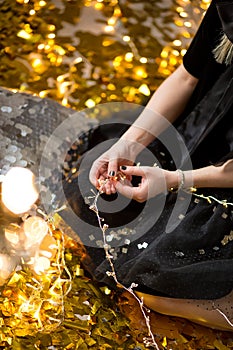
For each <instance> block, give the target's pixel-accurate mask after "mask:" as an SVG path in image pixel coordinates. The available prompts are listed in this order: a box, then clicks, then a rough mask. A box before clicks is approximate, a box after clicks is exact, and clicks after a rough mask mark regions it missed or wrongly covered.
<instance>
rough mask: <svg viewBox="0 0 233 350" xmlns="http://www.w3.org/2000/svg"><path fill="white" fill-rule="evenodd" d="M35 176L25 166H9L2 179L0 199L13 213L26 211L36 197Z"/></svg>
mask: <svg viewBox="0 0 233 350" xmlns="http://www.w3.org/2000/svg"><path fill="white" fill-rule="evenodd" d="M38 195H39V194H38V191H37V189H36V187H35V176H34V174H33V173H32V172H31V171H30V170H29V169H26V168H20V167H14V168H11V169H10V170H9V171H8V172H7V174H6V175H5V177H4V179H3V181H2V201H3V203H4V205H5V206H6V207H7V209H9V210H10V211H11V212H12V213H14V214H23V213H25V212H27V211H28V210H29V209H30V208H31V206H32V204H34V203H35V202H36V200H37V198H38Z"/></svg>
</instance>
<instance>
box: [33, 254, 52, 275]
mask: <svg viewBox="0 0 233 350" xmlns="http://www.w3.org/2000/svg"><path fill="white" fill-rule="evenodd" d="M49 268H50V260H49V259H48V258H45V257H43V256H40V257H39V258H37V259H36V260H35V263H34V271H35V272H36V273H37V274H38V275H41V274H42V273H44V272H45V271H46V270H48V269H49Z"/></svg>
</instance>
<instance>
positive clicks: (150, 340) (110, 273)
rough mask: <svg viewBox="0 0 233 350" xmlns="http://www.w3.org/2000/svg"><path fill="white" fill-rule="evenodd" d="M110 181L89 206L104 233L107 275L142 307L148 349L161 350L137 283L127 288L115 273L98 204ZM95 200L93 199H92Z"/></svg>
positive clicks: (145, 341) (96, 194) (144, 339)
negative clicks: (109, 268)
mask: <svg viewBox="0 0 233 350" xmlns="http://www.w3.org/2000/svg"><path fill="white" fill-rule="evenodd" d="M107 181H108V179H106V180H105V182H104V183H103V184H102V185H101V187H100V188H99V190H98V192H97V193H95V192H94V191H93V190H92V192H93V193H94V200H93V203H92V204H91V205H90V206H89V208H90V209H91V210H92V211H94V213H95V214H96V217H97V220H98V224H99V227H100V229H101V231H102V235H103V248H104V251H105V256H106V259H107V261H108V262H109V265H110V267H111V271H107V272H106V274H107V275H108V276H109V277H112V278H113V279H114V281H115V282H116V284H117V286H119V287H121V288H122V289H124V290H126V291H127V292H129V293H130V294H131V295H132V296H133V297H134V299H135V300H136V301H137V302H138V304H139V307H140V310H141V312H142V315H143V317H144V319H145V323H146V326H147V330H148V336H149V338H147V337H144V338H143V342H144V344H145V346H146V347H149V346H151V347H154V348H155V349H156V350H160V349H159V346H158V344H157V342H156V340H155V337H154V334H153V332H152V330H151V324H150V318H149V316H148V315H147V314H146V312H148V313H149V312H150V310H149V309H147V308H145V306H144V303H143V298H139V297H138V296H137V295H136V293H135V292H134V290H133V288H135V287H137V286H138V285H137V284H136V283H132V284H131V285H130V287H126V286H125V285H123V284H122V283H121V282H119V281H118V278H117V275H116V271H115V267H114V264H113V261H112V258H113V257H112V255H111V254H110V253H109V244H108V243H107V241H106V230H107V229H108V227H109V226H108V225H107V224H106V223H103V222H104V219H103V218H101V217H100V215H99V209H98V205H97V202H98V199H99V196H100V195H101V193H102V192H101V189H102V188H103V186H104V185H105V184H106V182H107ZM92 198H93V197H92Z"/></svg>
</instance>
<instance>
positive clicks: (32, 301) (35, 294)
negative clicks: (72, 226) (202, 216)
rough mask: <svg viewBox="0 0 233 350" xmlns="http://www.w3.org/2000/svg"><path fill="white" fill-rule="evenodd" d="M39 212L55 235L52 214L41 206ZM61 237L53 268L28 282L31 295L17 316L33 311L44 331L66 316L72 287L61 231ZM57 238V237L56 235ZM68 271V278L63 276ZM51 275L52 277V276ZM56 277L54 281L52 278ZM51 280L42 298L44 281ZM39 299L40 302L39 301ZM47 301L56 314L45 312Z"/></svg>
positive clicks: (52, 235) (52, 264) (58, 239)
mask: <svg viewBox="0 0 233 350" xmlns="http://www.w3.org/2000/svg"><path fill="white" fill-rule="evenodd" d="M37 212H38V214H40V215H41V216H43V217H44V219H45V221H46V222H47V223H48V227H49V234H50V236H51V237H54V234H53V231H54V230H55V229H56V227H55V224H54V220H53V217H52V216H48V215H46V214H45V213H44V212H43V211H42V210H41V209H40V208H37ZM59 233H60V234H59V237H56V250H57V251H56V258H55V261H54V262H52V263H51V268H50V269H48V270H47V271H46V275H44V274H42V275H41V276H38V278H36V277H32V279H31V282H32V283H30V282H27V283H26V286H27V287H28V288H29V290H30V297H29V298H28V300H25V301H24V302H23V303H22V304H21V305H20V307H19V310H18V312H17V313H16V316H18V317H20V318H22V316H23V315H24V314H25V315H26V314H28V309H29V310H31V312H33V315H34V318H35V319H37V323H38V330H40V331H43V330H44V329H46V326H47V325H48V321H49V322H50V323H49V325H53V326H54V325H55V324H56V327H58V326H59V325H61V323H62V322H63V320H64V317H65V297H66V296H67V295H68V294H69V292H70V291H71V289H72V276H71V273H70V271H69V269H68V267H67V264H66V261H65V241H64V234H63V232H62V231H59ZM54 238H55V237H54ZM22 264H23V265H26V266H27V263H24V261H22ZM64 273H66V275H67V278H64V277H62V275H63V274H64ZM50 276H51V277H50ZM53 278H55V280H54V281H52V279H53ZM48 280H49V282H50V286H49V288H48V290H47V292H46V293H45V297H43V298H41V295H42V293H43V294H44V282H46V281H48ZM38 301H39V302H38ZM45 302H47V303H49V304H50V305H52V306H53V307H54V314H53V315H51V314H46V313H44V311H45V310H44V309H43V304H44V303H45ZM42 312H43V313H44V317H43V318H44V320H43V319H42V317H41V313H42Z"/></svg>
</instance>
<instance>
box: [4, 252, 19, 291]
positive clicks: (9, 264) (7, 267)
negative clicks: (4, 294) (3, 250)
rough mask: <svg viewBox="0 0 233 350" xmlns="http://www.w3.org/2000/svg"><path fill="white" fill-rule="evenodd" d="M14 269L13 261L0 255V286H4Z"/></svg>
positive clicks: (14, 263) (6, 256)
mask: <svg viewBox="0 0 233 350" xmlns="http://www.w3.org/2000/svg"><path fill="white" fill-rule="evenodd" d="M15 267H16V262H15V260H14V259H12V258H11V257H10V256H8V255H6V254H0V285H3V284H4V282H5V281H6V279H7V278H8V277H9V276H10V274H11V273H12V271H13V270H14V268H15Z"/></svg>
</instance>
